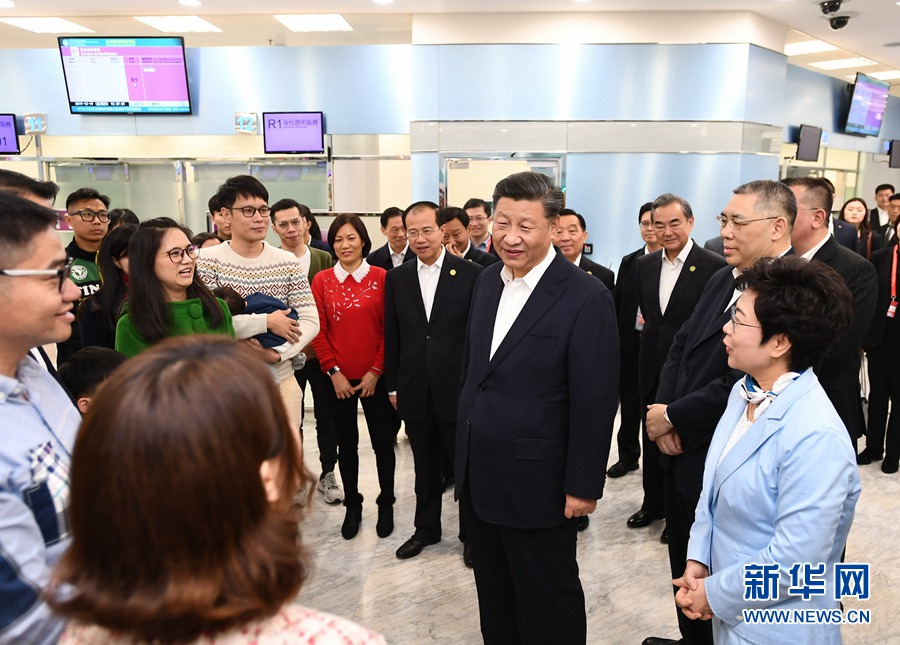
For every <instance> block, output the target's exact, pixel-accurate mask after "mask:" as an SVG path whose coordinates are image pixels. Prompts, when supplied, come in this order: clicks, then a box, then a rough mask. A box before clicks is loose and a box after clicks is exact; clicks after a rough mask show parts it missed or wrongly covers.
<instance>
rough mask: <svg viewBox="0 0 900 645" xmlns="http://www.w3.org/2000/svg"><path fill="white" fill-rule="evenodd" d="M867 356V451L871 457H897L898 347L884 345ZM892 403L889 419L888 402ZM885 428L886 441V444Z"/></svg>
mask: <svg viewBox="0 0 900 645" xmlns="http://www.w3.org/2000/svg"><path fill="white" fill-rule="evenodd" d="M867 355H868V357H869V383H870V388H869V424H868V430H867V436H866V452H867V453H868V454H869V455H871V456H872V457H874V458H878V457H880V456H881V455H882V454H885V455H887V456H889V457H900V374H897V373H896V370H897V368H896V365H897V362H898V361H900V347H898V346H897V345H895V344H894V343H892V342H886V343H883V344H881V345H879V346H878V347H876V348H875V349H873V350H871V351H869V352H868V353H867ZM889 400H890V401H891V402H892V404H894V407H893V408H892V410H891V416H890V420H888V401H889ZM885 426H887V441H885Z"/></svg>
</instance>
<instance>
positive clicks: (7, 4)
mask: <svg viewBox="0 0 900 645" xmlns="http://www.w3.org/2000/svg"><path fill="white" fill-rule="evenodd" d="M15 6H16V3H15V2H13V1H12V0H0V9H12V8H14V7H15Z"/></svg>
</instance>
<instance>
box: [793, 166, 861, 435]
mask: <svg viewBox="0 0 900 645" xmlns="http://www.w3.org/2000/svg"><path fill="white" fill-rule="evenodd" d="M784 184H785V185H786V186H788V187H789V188H790V189H791V190H792V191H793V193H794V197H796V199H797V221H796V222H794V228H793V231H792V233H791V243H792V244H793V246H794V252H795V253H796V254H797V255H799V256H801V257H804V258H806V259H808V260H812V261H817V262H824V263H825V264H827V265H828V266H830V267H831V268H832V269H834V270H835V271H837V272H838V274H839V275H840V276H841V277H842V278H843V279H844V283H845V284H846V285H847V287H848V288H849V289H850V293H852V294H853V319H852V320H851V322H850V327H849V328H848V329H847V331H846V332H844V335H843V336H842V337H841V339H840V340H839V341H838V343H837V344H835V345H834V347H833V348H832V350H831V351H830V352H829V353H828V354H827V355H826V356H824V357H823V358H822V360H821V361H820V362H819V363H818V364H817V365H816V366H815V370H816V376H818V377H819V382H820V383H821V384H822V388H823V389H824V390H825V393H826V394H827V395H828V398H829V399H830V400H831V403H832V404H833V405H834V409H835V410H837V413H838V416H840V417H841V421H843V422H844V425H845V426H847V431H848V432H849V433H850V438H851V439H852V440H853V445H854V446H856V442H857V440H858V439H859V437H860V436H862V434H863V433H864V432H865V417H864V416H863V410H862V402H861V400H860V392H859V366H860V354H859V352H860V347H861V346H862V342H863V336H864V335H865V333H866V331H867V330H868V329H869V325H870V324H871V322H872V316H873V315H874V313H875V301H876V299H877V297H878V294H877V291H878V288H877V278H876V275H875V267H874V266H873V265H872V264H871V263H870V262H868V261H867V260H866V259H865V258H864V257H862V256H861V255H859V254H858V253H855V252H853V251H851V250H849V249H846V248H844V247H843V246H840V245H839V244H838V243H837V242H836V241H835V239H834V238H833V237H832V236H831V235H829V234H828V218H829V217H830V215H829V214H830V213H831V206H832V194H831V191H830V190H829V188H828V185H827V184H826V183H825V182H824V181H822V180H821V179H819V178H818V177H791V178H789V179H785V180H784Z"/></svg>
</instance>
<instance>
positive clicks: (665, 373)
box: [644, 180, 797, 645]
mask: <svg viewBox="0 0 900 645" xmlns="http://www.w3.org/2000/svg"><path fill="white" fill-rule="evenodd" d="M733 192H734V195H733V196H732V198H731V199H730V200H729V202H728V204H726V206H725V208H724V209H723V210H722V214H721V215H719V216H718V217H717V218H716V219H717V220H718V221H719V225H720V226H721V236H722V241H723V246H724V250H725V261H726V262H727V263H728V266H726V267H723V268H722V269H720V270H719V271H717V272H716V273H715V274H714V275H713V276H712V277H711V278H710V279H709V281H708V282H707V283H706V286H705V287H704V289H703V292H702V293H701V295H700V298H699V300H698V301H697V306H696V307H695V308H694V312H693V314H692V315H691V317H690V318H689V319H688V320H687V322H686V323H684V325H683V326H682V327H681V329H680V330H679V331H678V333H677V334H676V335H675V339H674V341H673V342H672V347H671V349H670V350H669V356H668V359H667V360H666V363H665V366H664V367H663V370H662V373H661V374H660V377H659V389H658V390H657V392H656V403H655V404H653V405H651V406H649V408H648V409H647V435H648V436H649V438H650V439H652V440H654V441H655V442H656V444H657V446H658V447H659V449H660V452H662V453H663V457H662V459H661V463H662V467H663V495H664V498H665V515H666V526H667V530H668V550H669V565H670V570H671V575H672V578H673V579H675V578H680V577H681V576H682V575H683V574H684V567H685V562H686V561H687V544H688V538H689V537H690V531H691V526H692V525H693V522H694V511H695V509H696V507H697V501H698V500H699V499H700V491H701V489H702V487H703V467H704V463H705V461H706V453H707V451H708V449H709V443H710V440H711V439H712V435H713V432H714V431H715V429H716V425H717V424H718V422H719V419H720V418H721V417H722V413H723V412H724V411H725V407H726V404H727V402H728V396H729V394H730V392H731V388H732V386H733V385H734V384H735V382H736V381H737V379H738V378H739V377H740V376H741V374H740V373H739V372H737V371H736V370H732V369H730V368H729V367H728V355H727V354H726V353H725V346H724V345H723V344H722V338H723V332H722V327H723V326H724V325H725V323H726V321H729V320H731V318H730V311H731V305H733V304H734V303H735V301H736V300H737V299H738V297H739V296H740V292H739V291H737V290H736V289H735V287H734V279H735V278H736V277H737V276H739V275H740V273H741V272H742V271H744V270H745V269H747V268H749V267H750V266H752V265H753V263H754V262H755V261H756V260H758V259H759V258H763V257H779V256H782V255H785V254H786V253H788V252H790V251H791V227H792V226H793V224H794V219H795V218H796V216H797V200H796V199H795V198H794V194H793V193H792V192H791V190H790V189H789V188H788V187H787V186H785V185H784V184H782V183H781V182H777V181H770V180H757V181H751V182H748V183H746V184H743V185H741V186H738V187H737V188H735V189H734V191H733ZM675 590H676V589H675V588H674V587H673V591H675ZM673 606H674V603H673ZM674 608H675V612H676V616H677V617H678V627H679V629H680V630H681V635H682V637H683V641H678V640H673V639H669V638H659V637H655V636H651V637H649V638H647V639H645V640H644V645H670V644H674V643H679V642H684V643H691V644H692V645H693V644H695V643H700V644H709V645H712V642H713V640H712V630H711V626H710V623H709V621H699V620H697V621H695V620H690V619H689V618H687V616H685V615H684V614H682V612H681V610H680V609H679V608H678V607H674Z"/></svg>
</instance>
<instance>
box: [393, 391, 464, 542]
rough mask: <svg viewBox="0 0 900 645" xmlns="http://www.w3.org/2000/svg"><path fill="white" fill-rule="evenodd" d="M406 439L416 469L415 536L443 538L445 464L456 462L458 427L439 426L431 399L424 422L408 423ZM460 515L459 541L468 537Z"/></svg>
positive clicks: (453, 424) (454, 425)
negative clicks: (446, 461) (407, 438)
mask: <svg viewBox="0 0 900 645" xmlns="http://www.w3.org/2000/svg"><path fill="white" fill-rule="evenodd" d="M406 435H407V436H408V437H409V445H410V448H412V454H413V464H414V465H415V469H416V486H415V489H416V517H415V525H416V535H420V536H421V537H423V538H426V539H439V538H440V537H441V498H442V497H443V494H444V486H443V462H444V461H445V460H446V459H449V460H450V462H451V463H453V462H454V461H455V459H454V455H455V453H456V450H455V448H456V423H455V422H452V423H439V422H438V420H437V418H436V417H435V412H434V403H433V401H432V400H431V395H430V394H429V395H428V401H427V403H426V407H425V418H424V419H423V420H422V421H418V422H412V421H407V422H406ZM462 524H463V520H462V515H460V538H461V539H464V538H465V536H464V534H463V530H462Z"/></svg>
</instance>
